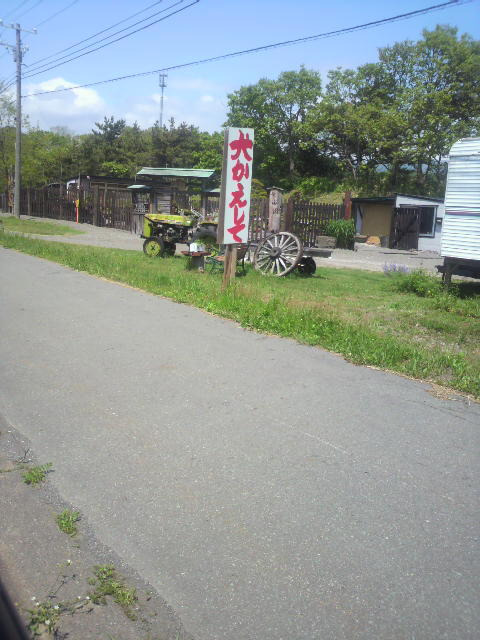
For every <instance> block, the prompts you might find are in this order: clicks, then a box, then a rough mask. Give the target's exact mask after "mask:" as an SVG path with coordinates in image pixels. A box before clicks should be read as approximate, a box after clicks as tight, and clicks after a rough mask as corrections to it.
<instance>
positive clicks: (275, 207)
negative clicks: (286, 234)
mask: <svg viewBox="0 0 480 640" xmlns="http://www.w3.org/2000/svg"><path fill="white" fill-rule="evenodd" d="M282 191H283V189H280V188H279V187H270V188H269V189H268V230H269V231H271V232H273V233H278V232H279V231H280V215H281V212H282V205H283V194H282Z"/></svg>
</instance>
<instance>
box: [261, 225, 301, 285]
mask: <svg viewBox="0 0 480 640" xmlns="http://www.w3.org/2000/svg"><path fill="white" fill-rule="evenodd" d="M302 256H303V244H302V242H301V240H300V239H299V238H297V236H294V235H293V233H289V232H288V231H281V232H280V233H274V234H272V235H271V236H267V237H266V238H265V239H264V240H262V241H261V242H260V244H259V245H258V247H257V250H256V251H255V255H254V257H253V265H254V267H255V269H257V270H258V271H260V272H261V273H263V274H264V275H266V274H271V275H273V276H278V277H280V276H286V275H287V273H290V271H293V270H294V269H295V267H296V266H297V264H298V263H299V262H300V259H301V258H302Z"/></svg>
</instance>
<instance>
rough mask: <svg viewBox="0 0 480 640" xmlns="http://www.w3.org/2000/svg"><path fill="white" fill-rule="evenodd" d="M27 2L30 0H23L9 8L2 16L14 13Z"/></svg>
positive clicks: (6, 16)
mask: <svg viewBox="0 0 480 640" xmlns="http://www.w3.org/2000/svg"><path fill="white" fill-rule="evenodd" d="M27 2H30V0H23V1H22V2H20V4H18V5H17V6H16V7H14V8H13V9H10V11H9V12H8V13H6V14H5V16H4V17H5V18H8V16H9V15H11V14H12V13H15V11H18V10H19V9H21V8H22V7H23V5H25V4H27Z"/></svg>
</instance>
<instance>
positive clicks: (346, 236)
mask: <svg viewBox="0 0 480 640" xmlns="http://www.w3.org/2000/svg"><path fill="white" fill-rule="evenodd" d="M323 233H324V234H325V235H327V236H333V237H334V238H336V240H337V247H340V248H341V249H353V244H354V238H355V223H354V222H353V220H330V222H327V224H326V225H325V227H324V231H323Z"/></svg>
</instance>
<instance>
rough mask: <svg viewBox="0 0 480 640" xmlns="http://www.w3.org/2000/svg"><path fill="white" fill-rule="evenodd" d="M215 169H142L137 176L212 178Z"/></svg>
mask: <svg viewBox="0 0 480 640" xmlns="http://www.w3.org/2000/svg"><path fill="white" fill-rule="evenodd" d="M214 173H215V169H181V168H174V167H142V169H140V171H139V172H138V173H137V176H159V177H171V178H210V176H212V175H213V174H214Z"/></svg>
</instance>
